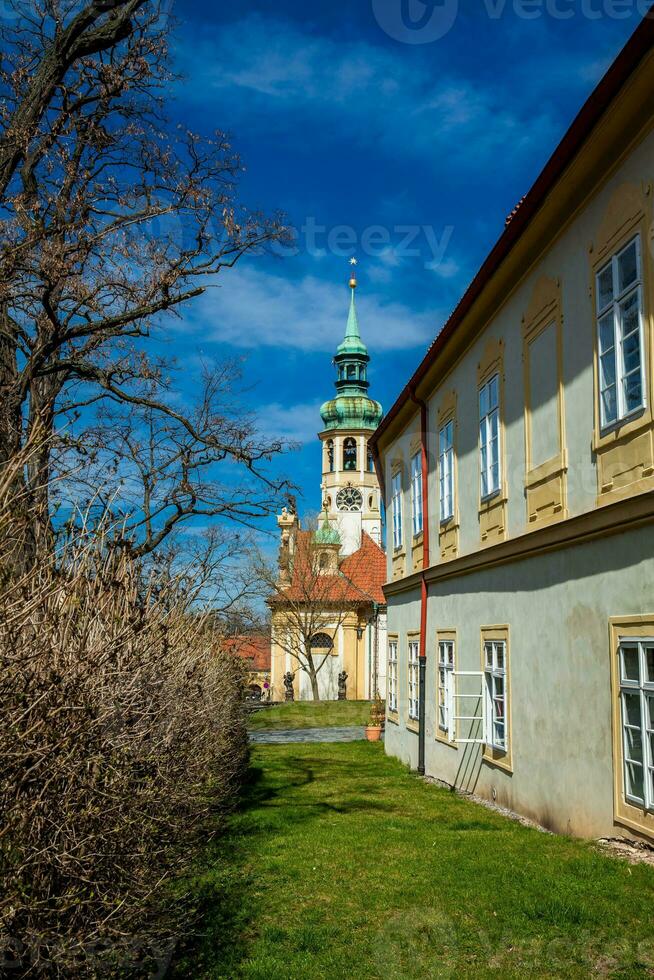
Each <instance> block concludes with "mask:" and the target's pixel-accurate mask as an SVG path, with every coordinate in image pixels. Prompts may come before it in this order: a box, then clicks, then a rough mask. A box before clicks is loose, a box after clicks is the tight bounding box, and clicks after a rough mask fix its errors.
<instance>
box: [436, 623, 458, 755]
mask: <svg viewBox="0 0 654 980" xmlns="http://www.w3.org/2000/svg"><path fill="white" fill-rule="evenodd" d="M441 641H449V642H451V643H454V670H457V664H458V650H457V637H456V630H455V629H446V630H437V631H436V723H435V725H434V728H435V732H436V735H435V738H436V741H437V742H440V743H441V744H442V745H447V746H449V747H450V748H451V749H456V750H457V751H458V748H459V746H458V745H457V744H456V742H452V741H450V738H449V736H448V735H446V734H445V732H442V731H441V730H440V727H439V724H438V696H439V694H440V691H439V677H438V663H439V661H438V644H439V643H440V642H441ZM454 693H455V694H456V677H455V678H454ZM455 703H456V700H455ZM451 721H452V719H450V724H451Z"/></svg>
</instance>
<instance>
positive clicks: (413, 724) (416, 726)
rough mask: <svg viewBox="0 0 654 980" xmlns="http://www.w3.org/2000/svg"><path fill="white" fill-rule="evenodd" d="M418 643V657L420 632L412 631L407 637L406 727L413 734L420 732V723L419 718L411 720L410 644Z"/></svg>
mask: <svg viewBox="0 0 654 980" xmlns="http://www.w3.org/2000/svg"><path fill="white" fill-rule="evenodd" d="M416 640H417V641H418V655H420V630H411V632H409V633H407V635H406V727H407V728H408V729H409V731H411V732H416V733H417V732H418V731H419V730H420V722H419V719H418V718H411V717H410V716H409V690H410V688H409V678H410V677H411V667H410V663H411V662H410V660H409V644H410V643H415V642H416ZM418 697H420V667H418Z"/></svg>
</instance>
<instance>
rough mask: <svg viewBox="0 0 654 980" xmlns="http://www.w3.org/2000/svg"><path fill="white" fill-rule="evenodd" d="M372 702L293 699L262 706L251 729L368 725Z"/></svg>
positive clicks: (253, 719) (255, 714) (252, 718)
mask: <svg viewBox="0 0 654 980" xmlns="http://www.w3.org/2000/svg"><path fill="white" fill-rule="evenodd" d="M370 704H371V702H370V701H290V702H289V703H288V704H278V705H275V707H274V708H262V709H261V710H260V711H256V712H254V714H253V715H252V716H251V718H250V722H249V726H248V727H249V728H250V729H251V730H252V731H260V730H261V729H264V728H269V729H280V728H331V727H332V726H334V725H366V724H367V723H368V718H369V717H370Z"/></svg>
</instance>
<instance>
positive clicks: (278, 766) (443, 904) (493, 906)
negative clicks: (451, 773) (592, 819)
mask: <svg viewBox="0 0 654 980" xmlns="http://www.w3.org/2000/svg"><path fill="white" fill-rule="evenodd" d="M227 844H228V846H229V849H230V850H229V854H228V856H227V858H225V856H224V853H225V842H224V841H223V842H222V843H221V844H220V845H219V848H220V850H219V853H220V854H221V855H223V856H221V858H220V860H219V861H218V860H216V861H215V863H211V860H209V862H208V866H207V869H206V871H205V872H204V874H203V875H202V876H201V878H200V879H199V880H198V881H197V898H198V902H199V903H201V905H202V907H203V908H204V910H205V920H204V922H205V930H206V931H205V934H204V937H203V939H202V941H201V943H200V945H199V947H197V948H196V949H194V950H189V951H187V953H186V955H185V957H184V958H180V961H179V962H178V964H177V973H176V974H175V976H176V977H177V978H178V980H179V978H181V977H184V978H186V977H193V978H196V977H197V978H200V977H224V978H249V980H255V978H256V980H321V978H328V980H332V978H333V980H336V978H339V980H367V978H370V980H372V978H375V980H382V978H383V980H400V978H402V980H408V978H411V980H424V978H432V977H438V978H440V977H450V978H453V980H458V978H459V977H474V978H478V977H502V978H505V977H515V978H518V977H520V978H522V977H538V978H540V977H565V978H568V977H579V978H582V977H583V978H585V977H592V976H597V977H615V978H622V980H626V978H631V977H634V978H636V977H646V976H653V975H654V869H653V868H651V867H648V866H644V865H637V866H631V867H630V866H629V865H628V864H627V863H626V862H624V861H622V860H618V859H616V858H613V857H609V856H605V855H603V854H600V853H598V851H597V850H596V848H595V847H594V846H593V845H592V844H590V843H586V842H582V841H578V840H572V839H567V838H561V837H554V836H550V835H547V834H541V833H539V832H538V831H535V830H529V829H526V828H524V827H522V826H520V825H519V824H517V823H516V822H514V821H509V820H507V819H505V818H503V817H501V816H499V815H498V814H495V813H492V812H490V811H487V810H485V809H484V808H482V807H479V806H476V805H475V804H472V803H469V802H466V801H464V800H462V799H460V798H458V797H457V796H455V795H454V794H452V793H449V792H448V791H446V790H443V789H438V788H436V787H434V786H430V785H427V784H425V783H423V782H422V781H420V780H419V779H418V778H417V777H415V776H414V775H412V774H410V773H409V772H408V771H407V770H405V769H404V768H403V767H402V766H400V765H399V764H398V763H397V762H395V761H393V760H391V759H388V758H386V757H385V756H384V754H383V747H382V746H380V745H379V744H369V743H365V742H361V743H353V744H336V745H334V744H330V745H288V746H287V745H285V746H262V747H260V748H258V749H257V750H256V751H255V752H254V753H253V768H252V783H251V786H250V788H249V791H248V796H247V799H246V802H245V806H244V808H243V810H242V811H241V812H240V813H239V814H238V815H236V816H235V817H234V818H233V828H232V835H231V837H230V839H229V841H228V842H227Z"/></svg>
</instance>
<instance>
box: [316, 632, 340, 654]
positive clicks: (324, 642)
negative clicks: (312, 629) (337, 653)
mask: <svg viewBox="0 0 654 980" xmlns="http://www.w3.org/2000/svg"><path fill="white" fill-rule="evenodd" d="M311 649H312V650H316V651H317V652H318V653H329V651H330V650H333V649H334V641H333V640H332V638H331V636H329V634H328V633H316V634H315V635H314V636H312V637H311Z"/></svg>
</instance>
